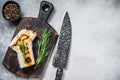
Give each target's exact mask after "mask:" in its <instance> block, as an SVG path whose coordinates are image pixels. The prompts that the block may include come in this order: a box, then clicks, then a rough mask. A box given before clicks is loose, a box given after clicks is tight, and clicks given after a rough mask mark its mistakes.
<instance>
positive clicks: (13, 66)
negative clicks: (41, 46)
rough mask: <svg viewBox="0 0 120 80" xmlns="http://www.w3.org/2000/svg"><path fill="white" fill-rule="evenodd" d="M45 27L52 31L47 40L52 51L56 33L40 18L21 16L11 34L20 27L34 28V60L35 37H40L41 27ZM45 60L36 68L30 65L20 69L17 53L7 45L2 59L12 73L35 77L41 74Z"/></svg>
mask: <svg viewBox="0 0 120 80" xmlns="http://www.w3.org/2000/svg"><path fill="white" fill-rule="evenodd" d="M45 27H47V28H49V29H50V30H51V31H52V35H51V37H50V41H49V50H50V51H51V53H52V50H53V48H54V46H55V44H56V41H57V37H58V34H57V32H56V31H55V30H54V29H53V28H52V27H51V26H50V25H49V24H47V23H46V22H44V21H42V20H40V19H37V18H23V19H22V21H21V22H20V24H19V26H18V27H17V29H16V31H15V33H14V35H13V38H14V37H15V36H16V35H17V34H18V32H19V31H20V30H21V29H30V30H35V31H36V32H37V33H38V36H37V37H36V38H35V40H34V41H33V44H32V45H33V53H34V57H35V60H36V57H37V39H38V38H41V30H42V28H45ZM46 61H47V58H46V59H45V60H44V61H43V62H42V63H41V64H40V66H39V67H38V68H37V69H36V70H34V69H33V68H34V66H31V67H29V68H25V69H21V68H20V67H19V63H18V59H17V53H16V52H15V51H13V50H12V49H11V48H10V47H9V48H8V50H7V53H6V56H5V58H4V60H3V65H4V66H5V67H6V68H7V69H9V70H10V71H12V72H13V73H15V74H17V75H19V76H21V77H25V78H37V77H41V74H42V71H43V69H44V66H45V63H46Z"/></svg>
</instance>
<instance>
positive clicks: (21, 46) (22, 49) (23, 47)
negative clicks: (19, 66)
mask: <svg viewBox="0 0 120 80" xmlns="http://www.w3.org/2000/svg"><path fill="white" fill-rule="evenodd" d="M19 47H20V50H21V52H22V53H23V58H24V60H26V55H25V45H24V43H23V41H21V43H20V44H19Z"/></svg>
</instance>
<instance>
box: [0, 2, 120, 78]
mask: <svg viewBox="0 0 120 80" xmlns="http://www.w3.org/2000/svg"><path fill="white" fill-rule="evenodd" d="M6 1H7V0H0V11H2V6H3V4H4V3H5V2H6ZM15 1H16V2H18V3H19V4H20V6H21V11H22V17H37V16H38V12H39V6H40V2H41V0H15ZM48 1H49V2H51V3H53V5H54V7H55V10H54V12H53V15H52V16H51V18H50V19H49V20H48V23H50V25H52V26H53V27H54V28H55V30H56V31H57V32H58V33H59V32H60V28H61V23H62V19H63V15H64V13H65V12H66V11H68V13H69V15H70V18H71V23H72V47H71V51H70V56H69V61H68V65H67V69H65V70H64V76H63V80H120V1H119V0H48ZM17 25H18V24H13V23H10V22H8V21H6V20H4V19H3V17H2V13H1V12H0V79H2V80H54V78H55V73H56V68H54V67H53V66H52V60H53V56H54V54H55V53H56V48H55V49H54V52H53V54H52V57H51V58H50V61H49V63H48V64H47V65H46V68H45V70H44V74H43V77H42V78H41V79H39V78H37V79H23V78H20V77H18V76H16V75H14V74H13V73H11V72H10V71H8V70H7V69H6V68H5V67H4V66H3V65H2V60H3V58H4V56H5V53H6V51H7V48H8V45H9V44H10V41H11V38H12V35H13V33H14V31H15V29H16V27H17Z"/></svg>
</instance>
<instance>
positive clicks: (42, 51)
mask: <svg viewBox="0 0 120 80" xmlns="http://www.w3.org/2000/svg"><path fill="white" fill-rule="evenodd" d="M51 34H52V32H51V30H50V29H47V28H44V29H43V30H42V36H41V39H39V40H38V53H37V55H38V57H37V60H36V64H35V67H34V69H36V68H37V67H38V66H39V64H40V63H41V62H42V61H43V60H44V59H45V57H47V56H48V55H49V50H48V43H49V39H50V36H51Z"/></svg>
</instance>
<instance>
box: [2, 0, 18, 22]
mask: <svg viewBox="0 0 120 80" xmlns="http://www.w3.org/2000/svg"><path fill="white" fill-rule="evenodd" d="M3 16H4V18H5V19H6V20H10V21H16V20H17V19H18V18H19V17H20V6H19V5H18V3H16V2H14V1H8V2H6V3H5V4H4V6H3Z"/></svg>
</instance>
